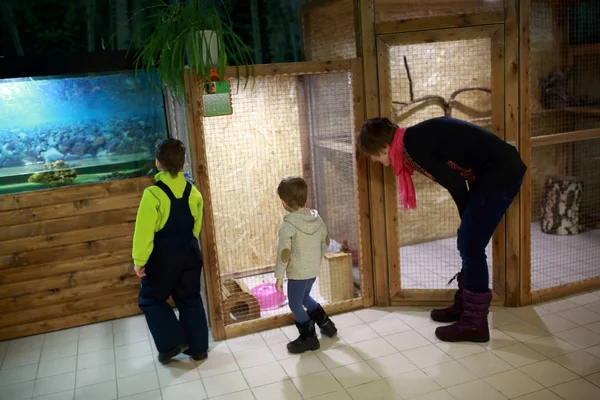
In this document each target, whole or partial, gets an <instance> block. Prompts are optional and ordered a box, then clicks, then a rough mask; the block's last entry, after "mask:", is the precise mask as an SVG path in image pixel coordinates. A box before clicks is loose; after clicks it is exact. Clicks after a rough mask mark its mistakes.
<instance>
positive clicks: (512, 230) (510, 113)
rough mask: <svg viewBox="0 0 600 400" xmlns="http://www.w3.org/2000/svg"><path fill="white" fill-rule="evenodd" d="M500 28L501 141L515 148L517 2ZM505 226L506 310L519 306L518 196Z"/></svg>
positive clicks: (511, 1) (511, 3)
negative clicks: (502, 35)
mask: <svg viewBox="0 0 600 400" xmlns="http://www.w3.org/2000/svg"><path fill="white" fill-rule="evenodd" d="M505 6H506V23H505V27H504V48H505V57H504V62H505V64H504V74H505V81H504V85H505V87H504V90H505V108H504V118H505V133H506V137H505V140H506V141H507V142H509V143H514V145H515V146H516V147H517V149H518V147H519V128H520V126H519V115H520V113H519V49H520V47H519V21H518V15H519V7H518V0H507V1H506V3H505ZM504 220H505V223H506V229H505V242H506V247H505V248H506V253H505V257H506V258H505V259H506V276H505V278H506V298H505V302H506V304H505V305H506V306H511V307H517V306H519V303H520V299H519V296H520V294H521V289H520V284H521V282H520V281H521V272H520V266H521V263H520V256H521V248H520V243H521V242H520V239H519V238H520V227H521V220H520V196H519V195H517V196H516V197H515V199H514V201H513V202H512V204H511V205H510V206H509V207H508V210H507V211H506V214H505V217H504Z"/></svg>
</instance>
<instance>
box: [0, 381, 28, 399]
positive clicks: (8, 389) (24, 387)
mask: <svg viewBox="0 0 600 400" xmlns="http://www.w3.org/2000/svg"><path fill="white" fill-rule="evenodd" d="M34 385H35V382H34V381H27V382H23V383H17V384H15V385H8V386H3V387H2V390H0V400H29V399H31V396H32V395H33V387H34Z"/></svg>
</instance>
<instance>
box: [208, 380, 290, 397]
mask: <svg viewBox="0 0 600 400" xmlns="http://www.w3.org/2000/svg"><path fill="white" fill-rule="evenodd" d="M289 384H290V385H292V386H294V385H293V384H292V383H291V382H289ZM294 390H296V389H294ZM296 393H297V392H296ZM298 396H299V395H298ZM210 400H256V397H254V394H253V393H252V391H251V390H242V391H241V392H236V393H231V394H225V395H223V396H217V397H211V398H210Z"/></svg>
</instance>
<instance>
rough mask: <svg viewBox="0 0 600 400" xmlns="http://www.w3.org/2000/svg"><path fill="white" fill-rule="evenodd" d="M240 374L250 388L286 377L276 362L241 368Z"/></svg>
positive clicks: (283, 379) (279, 380) (282, 379)
mask: <svg viewBox="0 0 600 400" xmlns="http://www.w3.org/2000/svg"><path fill="white" fill-rule="evenodd" d="M242 374H244V378H246V382H248V385H249V386H250V387H251V388H255V387H258V386H265V385H270V384H271V383H276V382H281V381H285V380H286V379H288V375H287V373H286V372H285V370H284V369H283V368H282V367H281V365H279V363H277V362H274V363H270V364H265V365H259V366H256V367H250V368H246V369H243V370H242Z"/></svg>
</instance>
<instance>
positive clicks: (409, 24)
mask: <svg viewBox="0 0 600 400" xmlns="http://www.w3.org/2000/svg"><path fill="white" fill-rule="evenodd" d="M504 18H505V13H504V12H482V13H462V14H452V15H439V16H433V17H418V18H407V19H402V20H399V21H389V22H379V23H377V24H375V34H377V35H386V34H391V33H400V32H413V31H425V30H433V29H446V28H460V27H468V26H478V25H490V24H502V23H504Z"/></svg>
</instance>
